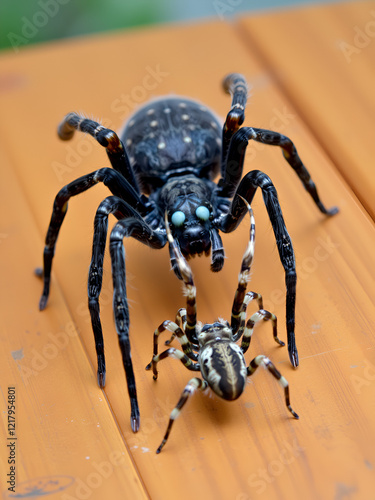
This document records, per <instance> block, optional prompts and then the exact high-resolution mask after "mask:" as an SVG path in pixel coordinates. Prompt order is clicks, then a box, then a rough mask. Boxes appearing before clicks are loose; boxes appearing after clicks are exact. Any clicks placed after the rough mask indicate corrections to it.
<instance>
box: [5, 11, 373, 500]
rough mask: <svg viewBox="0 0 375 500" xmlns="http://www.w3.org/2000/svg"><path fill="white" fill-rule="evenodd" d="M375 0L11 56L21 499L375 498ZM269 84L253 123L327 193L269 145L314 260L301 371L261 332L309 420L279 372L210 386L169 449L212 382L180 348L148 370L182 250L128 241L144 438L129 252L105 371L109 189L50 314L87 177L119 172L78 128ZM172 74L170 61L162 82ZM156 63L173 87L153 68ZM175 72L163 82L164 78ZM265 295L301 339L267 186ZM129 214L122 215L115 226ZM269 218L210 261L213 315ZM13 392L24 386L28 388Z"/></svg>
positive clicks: (301, 250) (83, 205)
mask: <svg viewBox="0 0 375 500" xmlns="http://www.w3.org/2000/svg"><path fill="white" fill-rule="evenodd" d="M374 26H375V2H356V3H352V4H350V3H349V4H332V5H330V6H320V7H314V8H305V9H301V10H286V11H284V12H282V13H267V14H262V15H256V16H254V15H249V16H243V17H242V18H241V19H240V18H237V19H235V20H234V21H233V22H226V21H220V20H219V19H213V20H212V21H207V22H206V21H205V22H201V23H196V24H190V25H176V26H168V27H158V28H148V29H144V30H134V31H128V32H125V33H117V34H111V35H105V36H95V37H92V38H82V39H79V38H78V39H73V40H70V41H65V42H61V43H60V42H59V43H51V44H48V45H44V46H40V47H36V48H33V47H30V48H29V47H26V48H23V49H22V50H20V51H19V52H18V53H14V52H9V53H3V54H1V59H0V109H1V113H0V164H1V172H2V179H1V184H0V189H1V196H0V203H1V213H2V217H1V226H0V252H1V259H0V265H1V276H2V279H1V282H2V286H1V292H0V293H1V296H0V304H1V315H0V325H1V333H0V342H1V349H0V381H1V395H2V403H1V412H2V419H1V426H0V429H1V431H0V432H1V436H2V439H1V450H0V456H1V461H0V485H1V491H2V494H3V497H4V498H7V497H8V496H7V495H8V493H9V492H8V490H7V488H8V487H9V484H8V483H7V480H9V476H8V474H9V473H10V466H11V465H10V464H9V463H8V458H9V456H10V453H11V452H12V449H11V446H7V445H11V443H13V440H12V439H8V438H9V437H10V436H9V429H8V420H7V412H8V390H9V389H8V388H9V387H15V393H16V436H17V440H16V442H15V446H14V448H15V450H14V451H15V454H16V489H15V490H16V494H15V495H11V494H10V495H9V496H10V497H13V498H25V497H27V498H38V497H39V498H42V497H43V498H51V499H55V498H56V499H57V498H59V499H62V500H71V499H88V498H90V499H93V500H96V499H102V498H111V499H120V498H121V499H124V498H125V499H138V498H152V499H155V500H156V499H163V500H165V499H167V498H179V499H188V498H204V499H213V498H215V499H225V500H227V499H233V500H247V499H257V498H266V499H269V500H273V499H286V498H288V499H300V498H304V499H305V500H310V499H314V500H315V499H327V500H328V499H330V500H344V499H351V500H352V499H365V500H370V499H375V488H374V487H375V447H374V442H375V419H374V415H375V398H374V393H375V359H374V353H375V351H374V347H375V342H374V326H375V321H374V320H375V313H374V260H375V259H374V243H375V238H374V236H375V230H374V224H373V219H372V217H373V216H374V214H375V210H374V172H373V168H374V149H375V148H374V135H373V130H374V126H373V124H374V118H375V111H374V104H375V101H374V92H373V89H374V73H373V70H374V67H373V61H374V56H375V40H374V38H375V28H374ZM232 71H237V72H241V73H243V74H244V75H245V76H246V78H247V79H248V81H249V82H250V83H251V85H252V90H251V97H250V99H249V102H248V107H247V115H246V121H245V124H246V125H252V126H256V127H260V128H273V129H276V130H278V131H279V132H282V133H283V134H285V135H288V136H289V137H291V138H292V140H293V141H294V143H295V144H296V147H297V149H298V151H299V153H300V155H301V157H302V159H303V161H304V162H305V164H306V165H307V167H308V169H309V170H310V172H311V174H312V176H313V178H314V180H315V181H316V183H317V185H318V187H319V191H320V194H321V197H322V199H323V201H324V202H325V204H326V205H327V206H332V205H338V206H339V208H340V213H339V214H338V215H337V216H335V217H333V218H330V219H327V218H325V217H324V216H322V215H321V214H320V213H319V212H318V210H317V209H316V207H315V206H314V204H313V203H312V201H311V200H310V198H309V197H308V195H307V194H306V192H305V191H304V189H303V188H302V186H301V185H300V183H299V181H298V179H297V177H296V176H295V175H294V173H293V172H292V171H291V169H290V167H289V166H288V165H287V164H286V163H285V161H284V160H283V158H282V155H281V153H280V151H279V150H277V149H276V148H272V147H260V146H259V145H256V144H252V145H250V146H249V148H248V152H247V159H246V170H251V169H260V170H263V171H264V172H266V173H267V174H268V175H269V176H270V177H271V178H272V179H273V182H274V184H275V186H276V187H277V190H278V193H279V198H280V202H281V204H282V208H283V212H284V216H285V220H286V223H287V227H288V230H289V232H290V234H291V237H292V239H293V244H294V248H295V253H296V259H297V271H298V277H299V278H298V289H297V292H298V295H297V312H296V338H297V342H298V347H299V354H300V367H299V368H298V369H297V370H293V369H292V367H291V365H290V363H289V360H288V354H287V350H286V348H278V347H277V346H275V344H274V343H273V341H272V338H271V333H270V331H269V325H267V324H266V325H264V326H259V328H258V331H257V332H256V333H255V334H254V340H253V342H252V346H251V349H250V352H249V353H247V356H246V357H247V359H251V357H254V356H255V355H256V354H260V353H264V354H266V355H268V356H269V357H270V358H271V359H272V360H273V361H274V363H275V364H276V366H277V367H278V369H279V370H280V371H281V372H282V373H283V375H284V376H285V377H286V378H287V379H288V381H289V383H290V390H291V399H292V405H293V407H294V409H295V410H296V411H297V412H298V413H299V415H300V420H299V421H296V420H294V419H293V418H291V417H290V415H289V414H288V412H287V411H286V408H285V405H284V401H283V396H282V392H281V390H280V387H279V386H278V384H276V383H275V380H274V379H273V378H272V377H271V376H270V375H269V374H268V373H267V372H265V371H260V372H259V373H256V375H255V376H254V377H252V378H251V380H250V382H249V384H248V386H247V388H246V391H245V393H244V395H243V396H242V397H241V398H240V399H238V400H237V401H235V402H233V403H227V402H225V401H222V400H219V399H218V398H216V397H208V396H207V395H202V394H201V393H199V394H196V395H194V397H193V398H192V400H191V401H190V402H189V404H188V405H187V406H186V407H185V408H184V410H183V412H182V414H181V416H180V417H179V419H178V420H177V421H176V423H175V426H174V429H173V432H172V434H171V437H170V440H169V442H168V443H167V445H166V447H165V448H164V450H163V452H162V453H161V454H160V455H156V454H155V450H156V448H157V446H158V445H159V443H160V441H161V438H162V436H163V434H164V432H165V428H166V425H167V421H168V418H169V413H170V411H171V410H172V408H173V406H174V405H175V404H176V402H177V400H178V398H179V396H180V393H181V391H182V389H183V388H184V386H185V384H186V383H187V381H188V380H189V379H190V378H191V374H190V372H188V371H187V370H186V369H185V368H184V367H183V366H182V365H181V364H180V363H178V362H177V361H175V360H173V359H170V360H166V361H165V362H163V365H164V366H160V376H159V379H158V381H157V382H154V381H153V380H152V375H151V374H150V372H146V371H145V370H144V367H145V365H146V364H147V363H148V362H149V361H150V357H151V353H152V332H153V331H154V329H155V328H156V327H157V326H158V325H159V324H160V323H161V322H162V321H163V320H165V319H173V318H174V315H175V312H176V311H177V309H178V308H179V307H182V306H184V297H183V295H182V292H181V284H180V283H179V282H178V280H177V279H176V278H175V277H174V276H173V274H172V272H171V271H170V264H169V258H168V251H167V249H163V250H162V251H159V252H158V251H155V250H150V249H149V248H147V247H145V246H143V245H141V244H139V243H137V242H135V241H134V240H127V241H126V242H125V247H126V257H127V278H128V294H129V300H130V306H131V310H130V315H131V332H130V335H131V345H132V357H133V363H134V368H135V375H136V380H137V388H138V394H139V403H140V409H141V429H140V431H139V432H138V433H137V434H133V433H132V432H131V429H130V424H129V400H128V394H127V388H126V383H125V378H124V372H123V368H122V362H121V355H120V352H119V348H118V341H117V335H116V332H115V329H114V322H113V312H112V307H111V302H112V297H111V295H112V285H111V272H110V259H109V255H108V252H107V254H106V258H105V275H104V283H103V292H102V298H101V310H102V314H101V318H102V323H103V328H104V337H105V347H106V358H107V385H106V387H105V389H104V390H101V389H99V388H98V386H97V383H96V355H95V348H94V341H93V335H92V331H91V324H90V317H89V313H88V310H87V291H86V287H87V285H86V280H87V271H88V266H89V262H90V257H91V244H92V227H93V217H94V213H95V210H96V207H97V206H98V204H99V202H100V201H101V200H102V199H104V197H105V196H107V195H108V191H107V190H106V188H105V187H104V186H102V185H100V186H98V187H95V189H92V190H90V191H88V192H87V193H85V194H82V195H81V196H79V197H76V198H74V199H72V200H71V202H70V206H69V212H68V214H67V217H66V220H65V222H64V225H63V228H62V231H61V235H60V238H59V241H58V245H57V251H56V256H55V261H54V270H53V281H52V287H51V295H50V300H49V303H48V307H47V309H46V310H45V311H44V312H39V311H38V300H39V297H40V293H41V288H42V285H41V282H40V281H39V280H38V278H37V277H35V276H34V274H33V270H34V269H35V268H36V267H37V266H40V265H41V263H42V252H43V245H44V244H43V240H44V237H45V233H46V229H47V226H48V222H49V218H50V213H51V208H52V203H53V199H54V196H55V194H56V193H57V191H58V190H59V189H60V188H61V187H62V186H63V185H65V184H66V183H68V182H70V181H71V180H73V179H75V178H76V177H78V176H80V175H83V174H85V173H88V172H91V171H93V170H95V169H96V168H98V167H102V166H106V165H108V160H107V158H106V155H105V151H104V150H102V148H100V147H99V146H98V145H97V144H95V143H94V141H93V140H92V139H91V138H89V137H86V136H84V135H83V134H77V136H76V137H75V138H74V139H73V141H71V142H70V143H62V142H61V141H59V139H58V138H57V134H56V126H57V124H58V123H59V121H60V120H61V118H62V117H63V116H64V115H65V114H66V113H67V112H68V111H73V110H76V111H82V112H84V113H86V114H87V115H88V116H92V117H94V118H96V119H100V120H101V121H103V122H104V123H105V124H106V125H107V126H110V127H111V128H114V129H116V130H118V129H120V127H121V125H122V123H123V121H124V119H126V118H127V116H129V115H130V113H131V112H132V111H133V108H135V107H136V106H138V105H140V104H142V103H143V102H146V101H147V100H148V99H150V98H152V97H155V96H158V95H164V94H170V93H172V94H177V95H179V94H180V95H185V96H190V97H192V98H196V99H198V100H200V101H201V102H202V103H204V104H205V105H207V106H209V107H210V108H212V109H213V110H215V112H216V113H217V114H218V115H219V116H221V117H224V116H225V115H226V113H227V111H228V110H229V107H230V100H229V98H228V96H226V95H225V94H224V93H223V92H222V89H221V83H220V82H221V80H222V78H223V76H224V75H226V74H227V73H229V72H232ZM147 75H151V76H147ZM150 78H153V80H150ZM150 81H152V82H153V86H154V88H152V89H150V85H149V84H147V85H146V84H145V82H150ZM253 209H254V212H255V218H256V224H257V243H256V250H255V263H254V267H253V272H252V281H251V284H250V285H249V288H250V289H253V290H256V291H258V292H260V293H262V295H263V296H264V305H265V308H266V309H269V310H271V311H273V312H274V313H275V314H276V315H277V316H278V317H279V327H280V337H281V338H283V339H285V337H286V331H285V298H284V275H283V269H282V266H281V264H280V262H279V259H278V254H277V250H276V245H275V241H274V237H273V233H272V230H271V226H270V223H269V221H268V219H267V214H266V210H265V207H264V204H263V201H262V197H261V195H260V194H259V193H258V194H257V195H256V197H255V199H254V202H253ZM110 223H111V224H113V223H114V219H110ZM248 229H249V223H248V220H246V219H245V221H244V222H243V223H242V225H241V226H240V228H239V229H238V230H237V231H235V232H234V233H232V234H229V235H226V236H224V244H225V248H226V252H227V259H226V263H225V266H224V269H223V271H222V272H220V273H219V274H217V275H214V274H213V273H211V272H210V270H209V260H208V259H205V258H202V259H195V260H194V261H192V267H193V271H194V273H195V277H196V284H197V290H198V316H199V319H201V320H202V321H204V322H212V321H214V320H215V318H216V317H218V316H222V317H225V318H229V317H230V309H231V304H232V300H233V293H234V290H235V287H236V280H237V275H238V269H239V265H240V261H241V257H242V253H243V251H244V249H245V245H246V242H247V238H248ZM11 392H12V391H11Z"/></svg>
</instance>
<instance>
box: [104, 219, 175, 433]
mask: <svg viewBox="0 0 375 500" xmlns="http://www.w3.org/2000/svg"><path fill="white" fill-rule="evenodd" d="M125 236H132V237H133V238H136V239H137V240H138V241H140V242H141V243H144V244H146V245H148V246H150V247H151V248H155V249H160V248H162V247H163V246H164V245H165V243H166V238H165V234H162V233H160V232H156V231H153V230H152V229H151V227H150V226H149V225H148V224H147V223H146V222H145V221H144V220H143V219H141V218H134V217H131V218H128V219H124V220H120V221H119V222H117V224H116V225H115V226H114V228H113V230H112V233H111V237H110V254H111V262H112V280H113V309H114V316H115V325H116V331H117V334H118V339H119V344H120V349H121V354H122V360H123V365H124V369H125V375H126V380H127V385H128V392H129V397H130V404H131V414H130V423H131V427H132V430H133V432H137V431H138V430H139V424H140V416H139V407H138V401H137V391H136V385H135V378H134V372H133V364H132V361H131V353H130V341H129V306H128V302H127V298H126V274H125V251H124V245H123V239H124V237H125Z"/></svg>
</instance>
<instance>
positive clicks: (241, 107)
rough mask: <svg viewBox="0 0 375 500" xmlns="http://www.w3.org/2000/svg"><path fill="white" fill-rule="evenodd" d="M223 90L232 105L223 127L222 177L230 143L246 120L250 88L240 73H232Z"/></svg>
mask: <svg viewBox="0 0 375 500" xmlns="http://www.w3.org/2000/svg"><path fill="white" fill-rule="evenodd" d="M223 88H224V91H225V92H226V93H227V94H230V95H231V96H232V105H231V108H230V111H229V113H228V114H227V118H226V120H225V123H224V127H223V146H222V157H221V166H222V167H221V169H222V176H223V177H224V172H225V160H226V158H227V153H228V148H229V143H230V141H231V139H232V136H233V134H234V133H235V132H237V130H238V129H239V128H240V126H241V125H242V124H243V122H244V120H245V107H246V101H247V94H248V87H247V83H246V80H245V78H244V77H243V76H242V75H240V74H238V73H231V74H230V75H227V76H226V77H225V78H224V80H223Z"/></svg>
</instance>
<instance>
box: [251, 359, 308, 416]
mask: <svg viewBox="0 0 375 500" xmlns="http://www.w3.org/2000/svg"><path fill="white" fill-rule="evenodd" d="M260 365H262V366H263V367H264V368H267V370H268V371H269V372H270V373H271V374H272V375H273V376H274V377H275V379H276V380H277V381H278V382H279V384H280V385H281V387H283V388H284V394H285V404H286V406H287V408H288V410H289V411H290V413H291V414H292V415H293V417H294V418H297V419H298V418H299V416H298V415H297V413H296V412H295V411H294V410H293V409H292V407H291V406H290V397H289V384H288V381H287V380H286V378H284V377H283V376H282V375H281V373H280V372H279V371H278V370H277V369H276V367H275V365H274V364H273V363H272V362H271V360H270V359H268V358H267V357H266V356H263V355H260V356H257V357H256V358H254V359H253V360H252V361H251V362H250V364H249V366H248V368H247V374H248V376H251V375H252V374H253V373H254V372H255V370H256V369H257V368H258V366H260Z"/></svg>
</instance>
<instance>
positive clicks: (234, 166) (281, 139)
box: [217, 127, 338, 215]
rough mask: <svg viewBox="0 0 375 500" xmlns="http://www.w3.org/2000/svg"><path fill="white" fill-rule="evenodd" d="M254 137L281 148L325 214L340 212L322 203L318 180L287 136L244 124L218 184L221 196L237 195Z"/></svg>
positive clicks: (231, 147) (233, 142)
mask: <svg viewBox="0 0 375 500" xmlns="http://www.w3.org/2000/svg"><path fill="white" fill-rule="evenodd" d="M251 139H253V140H254V141H257V142H261V143H263V144H268V145H271V146H279V147H281V149H282V153H283V156H284V158H285V159H286V161H287V162H288V163H289V165H290V166H291V167H292V168H293V170H294V171H295V172H296V174H297V175H298V177H299V179H300V181H301V182H302V184H303V185H304V187H305V189H306V191H307V192H308V193H309V194H310V196H311V197H312V199H313V200H314V202H315V204H316V205H317V207H318V208H319V210H320V211H321V212H322V213H323V214H326V215H334V214H336V213H337V212H338V208H337V207H332V208H330V209H326V208H325V206H324V205H323V203H322V202H321V200H320V197H319V195H318V191H317V188H316V186H315V183H314V182H313V180H312V179H311V176H310V174H309V172H308V170H307V168H306V167H305V165H304V164H303V163H302V161H301V159H300V157H299V156H298V153H297V150H296V148H295V146H294V144H293V142H292V141H291V140H290V139H289V138H288V137H286V136H285V135H281V134H279V133H277V132H272V131H269V130H263V129H260V128H250V127H243V128H241V129H240V130H238V132H236V133H235V134H234V136H233V138H232V141H231V143H230V148H229V151H228V157H227V162H226V170H225V174H224V175H223V178H222V179H220V181H219V183H218V186H219V189H218V191H217V194H218V196H226V197H230V198H231V197H232V196H233V195H234V193H235V190H236V187H237V185H238V183H239V182H240V180H241V177H242V171H243V162H244V157H245V152H246V148H247V145H248V141H249V140H251Z"/></svg>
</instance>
